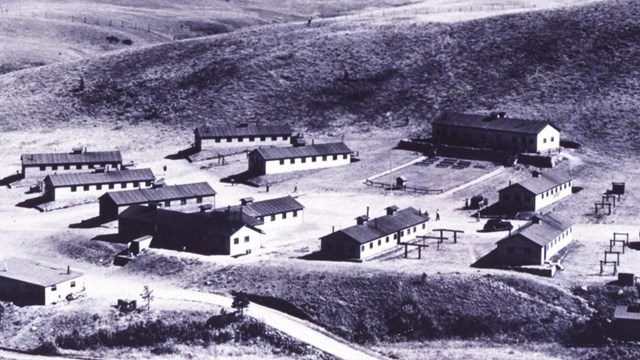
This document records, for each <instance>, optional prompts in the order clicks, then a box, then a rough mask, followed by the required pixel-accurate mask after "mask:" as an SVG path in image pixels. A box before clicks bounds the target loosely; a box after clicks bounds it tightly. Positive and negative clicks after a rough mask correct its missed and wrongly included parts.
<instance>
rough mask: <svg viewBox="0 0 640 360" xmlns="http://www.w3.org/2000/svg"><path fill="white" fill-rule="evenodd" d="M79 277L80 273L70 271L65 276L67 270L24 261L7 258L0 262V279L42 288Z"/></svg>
mask: <svg viewBox="0 0 640 360" xmlns="http://www.w3.org/2000/svg"><path fill="white" fill-rule="evenodd" d="M5 269H6V270H7V271H5ZM81 276H82V273H80V272H77V271H70V272H69V273H68V274H67V269H58V268H55V267H52V266H49V265H45V264H42V263H38V262H34V261H30V260H26V259H19V258H9V259H5V260H2V261H0V277H3V278H7V279H13V280H17V281H21V282H25V283H29V284H34V285H38V286H43V287H47V286H51V285H56V284H59V283H62V282H65V281H68V280H73V279H75V278H79V277H81Z"/></svg>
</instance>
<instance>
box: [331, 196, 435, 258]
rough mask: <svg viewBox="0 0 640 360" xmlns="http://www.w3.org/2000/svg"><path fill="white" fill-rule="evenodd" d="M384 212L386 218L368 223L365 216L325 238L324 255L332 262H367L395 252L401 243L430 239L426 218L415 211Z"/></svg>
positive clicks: (382, 217) (390, 209)
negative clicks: (425, 237)
mask: <svg viewBox="0 0 640 360" xmlns="http://www.w3.org/2000/svg"><path fill="white" fill-rule="evenodd" d="M385 210H386V215H384V216H380V217H377V218H374V219H369V217H368V216H366V215H362V216H359V217H357V218H356V225H354V226H351V227H348V228H345V229H342V230H338V231H336V232H333V233H331V234H329V235H326V236H323V237H322V238H320V241H321V252H322V253H323V254H324V255H325V256H326V257H328V258H332V259H340V260H365V259H368V258H371V257H374V256H377V255H380V254H382V253H384V252H387V251H390V250H392V249H393V248H395V247H396V246H398V243H399V242H406V241H410V240H413V239H415V238H416V237H417V236H424V235H427V232H428V231H429V228H428V226H427V222H428V221H429V218H428V217H427V215H426V214H422V213H421V212H420V211H418V210H416V209H414V208H412V207H409V208H406V209H402V210H398V207H397V206H390V207H388V208H386V209H385Z"/></svg>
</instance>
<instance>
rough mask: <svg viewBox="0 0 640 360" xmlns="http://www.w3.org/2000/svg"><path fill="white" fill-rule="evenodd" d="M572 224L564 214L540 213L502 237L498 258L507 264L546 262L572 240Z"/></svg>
mask: <svg viewBox="0 0 640 360" xmlns="http://www.w3.org/2000/svg"><path fill="white" fill-rule="evenodd" d="M572 226H573V224H572V223H571V221H570V220H569V219H568V218H565V217H563V216H561V215H560V214H556V213H549V214H546V215H536V216H534V217H533V218H532V220H531V221H530V222H529V223H527V224H525V225H523V226H521V227H520V228H519V229H517V230H515V231H513V232H511V234H510V235H508V236H507V237H505V238H504V239H502V240H500V241H498V248H497V257H498V261H499V262H500V263H501V264H507V265H542V264H544V263H545V262H546V261H548V260H549V259H550V258H551V257H552V256H553V255H555V254H557V253H558V251H560V250H561V249H563V248H564V247H565V246H567V245H569V244H570V243H571V241H572V240H573V229H572Z"/></svg>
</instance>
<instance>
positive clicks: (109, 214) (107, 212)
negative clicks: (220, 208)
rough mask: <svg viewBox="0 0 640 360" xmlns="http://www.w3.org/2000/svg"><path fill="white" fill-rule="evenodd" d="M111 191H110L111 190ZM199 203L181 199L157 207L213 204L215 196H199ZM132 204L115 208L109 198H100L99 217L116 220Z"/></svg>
mask: <svg viewBox="0 0 640 360" xmlns="http://www.w3.org/2000/svg"><path fill="white" fill-rule="evenodd" d="M111 191H112V190H111ZM199 198H200V201H198V197H193V198H187V199H184V203H183V201H182V200H183V199H178V200H165V201H161V202H159V203H158V205H159V207H164V208H171V207H176V206H184V205H198V204H206V203H209V202H214V203H215V196H213V195H212V196H201V197H199ZM149 203H150V202H147V203H143V204H141V205H149ZM131 205H133V204H128V205H121V206H117V205H116V204H115V203H114V202H113V201H112V200H111V199H109V198H106V197H105V198H101V199H100V216H101V217H103V218H105V219H114V220H115V219H116V218H118V214H119V213H121V212H123V211H124V210H126V209H127V208H128V207H129V206H131Z"/></svg>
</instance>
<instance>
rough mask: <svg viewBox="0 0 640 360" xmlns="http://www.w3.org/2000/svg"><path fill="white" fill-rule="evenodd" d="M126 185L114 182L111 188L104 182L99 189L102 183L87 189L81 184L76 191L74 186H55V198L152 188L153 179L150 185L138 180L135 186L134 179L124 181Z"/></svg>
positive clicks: (75, 197)
mask: <svg viewBox="0 0 640 360" xmlns="http://www.w3.org/2000/svg"><path fill="white" fill-rule="evenodd" d="M124 183H125V184H126V187H124V188H123V187H122V184H123V183H116V184H113V189H112V188H110V186H109V185H110V184H102V185H101V188H100V189H98V187H99V186H100V185H87V186H88V190H85V186H84V185H79V186H76V187H75V191H72V189H73V188H72V187H57V188H54V189H53V191H54V194H55V197H54V199H55V200H66V199H81V198H90V197H100V196H102V195H103V194H104V193H106V192H110V191H122V190H133V189H146V188H150V187H151V184H153V181H150V183H149V185H147V182H146V181H138V186H137V187H134V186H133V185H134V182H133V181H127V182H124Z"/></svg>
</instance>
